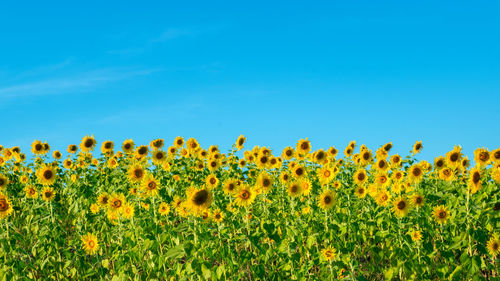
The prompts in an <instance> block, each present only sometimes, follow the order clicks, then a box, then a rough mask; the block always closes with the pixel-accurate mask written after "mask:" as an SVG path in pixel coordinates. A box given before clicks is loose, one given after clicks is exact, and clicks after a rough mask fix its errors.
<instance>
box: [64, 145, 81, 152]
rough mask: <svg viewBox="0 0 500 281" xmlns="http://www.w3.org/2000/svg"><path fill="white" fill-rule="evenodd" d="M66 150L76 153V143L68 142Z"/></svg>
mask: <svg viewBox="0 0 500 281" xmlns="http://www.w3.org/2000/svg"><path fill="white" fill-rule="evenodd" d="M66 151H68V153H71V154H73V153H76V152H77V151H78V146H76V144H70V145H68V148H67V150H66Z"/></svg>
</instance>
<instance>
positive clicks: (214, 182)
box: [205, 174, 219, 189]
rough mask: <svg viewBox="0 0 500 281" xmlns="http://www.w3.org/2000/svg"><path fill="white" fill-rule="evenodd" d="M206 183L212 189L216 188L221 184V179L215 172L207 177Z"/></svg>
mask: <svg viewBox="0 0 500 281" xmlns="http://www.w3.org/2000/svg"><path fill="white" fill-rule="evenodd" d="M205 184H206V185H207V187H208V188H210V189H212V188H216V187H217V186H218V185H219V179H218V178H217V177H216V176H215V175H214V174H210V175H208V176H207V177H206V178H205Z"/></svg>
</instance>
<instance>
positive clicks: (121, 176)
mask: <svg viewBox="0 0 500 281" xmlns="http://www.w3.org/2000/svg"><path fill="white" fill-rule="evenodd" d="M245 142H246V138H245V137H244V136H240V137H238V139H237V140H236V142H235V143H234V144H233V146H232V149H231V150H230V151H229V152H228V153H222V152H221V151H220V150H219V148H218V146H216V145H212V146H210V147H209V148H208V149H203V148H202V147H201V146H200V144H199V143H198V141H197V140H196V139H194V138H189V139H187V140H185V139H184V138H182V137H176V138H175V139H174V140H173V142H172V145H170V146H168V147H166V148H164V147H165V141H164V139H155V140H152V141H151V142H150V143H149V145H136V144H135V142H134V141H133V140H131V139H129V140H125V141H124V142H123V143H122V145H121V150H116V149H115V143H114V142H113V141H104V142H103V143H102V144H101V147H100V152H101V155H100V156H99V157H97V158H96V157H95V156H94V155H95V154H96V153H95V150H96V146H97V141H96V139H95V138H94V137H93V136H86V137H84V138H83V139H82V140H81V142H80V144H79V145H77V144H71V145H69V146H68V147H67V150H66V151H67V153H68V157H67V158H66V159H62V157H63V155H62V153H61V152H60V151H58V150H55V151H52V154H51V155H49V153H50V152H51V148H50V146H49V145H48V144H47V143H46V142H42V141H39V140H36V141H34V142H33V144H32V146H31V153H32V154H33V155H34V159H33V161H31V162H28V161H26V155H25V154H23V153H22V152H21V149H20V148H19V147H12V148H4V147H2V146H0V152H1V156H0V219H2V221H4V222H5V226H6V231H7V232H6V233H7V235H8V234H9V232H11V231H13V230H12V228H11V229H10V230H9V225H10V224H12V225H13V226H16V225H17V226H18V227H20V226H21V225H22V220H23V219H25V218H27V217H28V214H30V215H31V216H35V215H38V213H37V212H39V211H36V212H35V210H38V209H37V208H40V209H44V207H43V206H45V209H46V210H50V217H51V218H52V220H51V221H52V224H55V223H56V222H57V221H59V222H63V221H69V222H68V227H67V228H68V229H74V231H73V232H71V231H70V232H68V233H73V234H67V236H68V238H67V240H64V241H63V242H64V243H63V242H61V243H62V244H64V245H67V244H70V245H71V244H72V243H73V244H74V243H76V242H75V239H74V233H75V231H76V233H78V235H77V237H79V240H80V247H81V248H82V249H83V251H84V252H85V253H86V254H87V255H90V256H103V257H104V256H106V257H107V258H106V263H102V267H103V268H104V269H103V271H102V272H101V271H100V272H96V273H95V274H97V275H89V276H93V277H97V276H99V277H102V276H103V275H102V274H108V273H110V272H111V273H112V274H117V273H116V271H113V270H111V269H110V266H109V264H108V263H109V260H108V259H111V258H112V257H114V256H113V255H112V254H111V253H109V252H107V250H106V249H107V248H109V247H110V245H112V244H113V241H120V243H124V242H123V236H122V234H121V233H122V230H124V229H125V230H128V231H130V232H131V233H132V232H133V233H134V235H133V237H135V236H136V235H137V234H136V232H137V228H138V225H141V229H142V231H147V230H146V229H149V228H148V225H149V224H152V225H154V226H160V229H162V230H163V231H168V229H175V227H178V226H179V225H183V223H187V224H188V225H189V226H190V229H191V228H192V231H193V232H194V233H195V234H194V241H195V243H206V244H204V245H205V246H206V245H211V244H210V243H212V242H211V241H210V240H211V239H208V238H207V241H205V242H199V241H198V239H197V237H198V234H200V235H201V234H202V233H206V232H208V231H215V232H214V234H213V235H216V236H217V237H218V239H219V240H220V241H219V244H217V243H216V244H217V245H218V246H217V247H223V248H224V247H228V249H227V251H228V253H229V254H230V253H231V252H232V251H235V248H236V249H238V250H237V252H238V255H239V253H240V251H241V249H239V248H238V247H241V245H239V246H233V247H230V246H227V245H231V243H232V241H233V240H234V239H235V237H239V236H238V235H239V233H241V234H244V235H246V237H248V239H250V240H252V239H255V238H251V237H255V236H258V238H257V240H258V241H259V242H258V243H257V244H256V245H254V246H253V247H254V248H252V246H251V244H244V245H243V246H242V247H244V249H245V251H252V250H253V251H256V253H258V252H259V251H262V248H261V247H262V246H261V244H263V245H267V246H266V247H268V249H271V251H275V252H276V253H280V252H281V251H283V252H284V253H285V256H287V257H288V259H289V260H286V259H282V258H280V259H279V260H274V264H276V265H275V266H276V268H281V270H285V271H289V272H290V273H289V275H287V276H288V277H287V278H290V279H300V278H299V277H304V278H306V277H307V276H309V277H310V276H316V275H315V274H319V273H318V272H323V273H321V274H326V275H325V276H335V277H337V278H345V277H347V276H348V275H350V276H351V277H352V278H357V277H359V276H368V277H369V278H376V279H378V278H380V276H381V275H380V274H382V275H384V277H385V278H386V279H391V278H392V277H393V275H394V276H395V274H396V273H395V272H397V274H399V278H400V279H403V276H407V277H408V278H410V279H411V278H415V276H414V274H415V272H416V271H417V268H418V266H421V265H422V264H424V263H425V264H426V267H422V268H418V273H419V274H423V275H425V276H427V277H426V278H430V279H433V278H444V277H446V278H448V277H450V276H457V275H458V276H469V275H467V274H466V273H465V272H461V271H457V270H455V271H453V270H451V266H452V265H451V264H450V261H451V260H454V259H460V262H461V264H462V267H464V268H469V269H470V270H469V271H470V272H473V273H474V274H479V270H478V269H476V268H475V267H474V266H478V265H477V264H478V263H479V264H480V265H479V266H480V268H481V270H482V273H481V274H483V275H485V274H486V275H485V276H486V277H488V276H490V275H491V276H495V275H498V270H497V269H496V265H497V264H496V257H497V256H498V254H499V253H500V249H499V245H500V240H499V239H500V237H499V235H498V232H497V231H498V224H499V220H498V218H499V216H498V210H500V203H499V201H498V196H499V192H498V186H499V185H500V148H499V149H496V150H493V151H489V150H487V149H485V148H479V149H477V150H475V152H474V159H473V161H474V164H475V165H474V166H471V161H470V160H469V159H468V158H467V157H466V156H465V155H464V154H463V153H462V151H461V147H460V146H455V147H454V148H453V149H452V150H451V151H449V152H448V153H446V155H444V156H439V157H436V158H435V160H434V163H433V164H431V163H429V162H427V161H419V162H418V161H417V160H416V159H415V156H416V155H417V154H418V153H420V151H421V150H422V149H423V145H422V142H420V141H418V142H416V143H415V144H414V145H413V148H412V150H411V151H410V154H409V156H407V157H405V158H403V157H401V156H400V155H398V154H392V155H390V151H391V149H392V143H387V144H385V145H382V146H381V147H379V148H378V149H377V150H375V151H372V150H370V149H369V148H368V147H367V146H365V145H361V146H359V150H358V151H357V152H356V149H357V145H356V142H355V141H352V142H350V143H349V144H348V145H347V146H346V147H345V149H344V151H343V156H339V151H338V150H337V149H336V148H335V147H330V148H328V149H326V150H324V149H318V150H315V151H313V150H312V147H311V143H310V141H309V140H308V139H307V138H306V139H301V140H299V141H298V142H297V144H296V146H294V147H291V146H289V147H286V148H284V149H283V151H282V152H281V154H280V155H274V154H273V153H272V150H271V149H270V148H268V147H261V146H255V147H253V148H252V149H250V150H245V151H243V153H240V151H241V150H243V147H244V144H245ZM238 155H241V156H242V157H240V156H238ZM51 158H52V160H50V159H51ZM12 198H13V199H12ZM38 198H40V199H41V200H39V201H35V200H37V199H38ZM28 200H31V201H28ZM28 202H31V203H30V204H31V206H33V208H32V209H30V208H28V207H25V206H27V205H26V204H28ZM37 202H38V203H37ZM16 205H17V207H16ZM47 206H48V208H47ZM82 206H83V208H84V209H83V210H81V209H78V208H81V207H82ZM77 209H78V210H80V211H75V210H77ZM64 216H71V220H68V219H65V218H64ZM151 217H152V218H153V220H150V218H151ZM54 218H59V219H58V220H54ZM450 219H452V220H454V226H449V221H450ZM31 220H32V218H31V217H30V221H31ZM198 220H201V221H202V222H205V224H201V225H200V224H197V223H196V221H198ZM42 221H43V220H42V219H40V222H39V223H42ZM240 222H243V223H244V224H243V226H240ZM53 226H54V225H51V227H53ZM116 227H118V228H119V230H120V231H119V233H120V236H119V237H110V236H109V235H107V234H105V233H103V229H108V230H113V229H114V228H116ZM460 227H465V228H466V232H465V233H460V231H459V230H458V229H459V228H460ZM287 228H288V229H287ZM153 229H155V230H154V231H156V232H157V233H156V234H154V235H153V237H154V239H158V245H159V246H158V252H157V253H156V254H158V255H160V256H161V255H163V246H161V242H160V239H161V237H160V234H159V233H161V231H160V230H158V229H157V228H156V227H155V228H153ZM224 229H225V230H224ZM245 230H246V231H245ZM151 231H152V230H151ZM300 232H304V234H303V235H302V234H297V233H300ZM386 232H395V233H397V234H394V236H388V234H386ZM175 233H176V232H175V231H174V232H170V234H169V235H171V236H168V237H169V238H170V239H172V240H173V241H177V242H176V243H177V244H179V243H180V236H178V234H175ZM292 233H293V235H294V236H297V235H298V236H299V238H297V237H288V236H287V235H292ZM221 234H225V235H228V236H227V237H226V238H225V239H226V240H224V241H226V242H227V243H226V244H227V245H226V244H225V243H223V242H222V241H223V239H224V238H221ZM144 235H146V236H147V235H149V234H148V233H147V232H144ZM316 236H318V237H317V238H315V237H316ZM69 237H73V238H69ZM181 237H182V238H183V239H185V240H186V239H187V237H184V236H181ZM406 237H407V238H408V239H409V240H405V239H406ZM456 237H458V238H459V239H458V238H456ZM9 239H10V238H9ZM71 239H72V240H71ZM134 239H136V238H134ZM447 239H450V240H453V241H454V243H455V244H454V245H453V246H449V245H447V244H446V240H447ZM464 239H465V241H467V243H465V242H463V241H464ZM257 240H256V241H257ZM455 240H456V241H455ZM9 241H10V240H9ZM71 241H72V242H71ZM408 241H411V242H413V244H408ZM292 242H293V243H294V244H293V245H295V246H294V248H292V247H290V243H292ZM299 242H300V243H302V245H301V244H298V243H299ZM136 243H137V241H136ZM163 243H165V242H163ZM460 243H464V244H463V245H462V244H460ZM360 245H363V246H362V247H360ZM456 245H458V246H456ZM174 246H175V245H172V247H173V249H176V248H175V247H174ZM1 247H4V246H1ZM9 247H10V246H9ZM207 247H208V246H207ZM364 247H368V248H370V249H372V248H373V249H376V250H373V252H370V251H371V250H367V249H365V248H364ZM453 247H455V248H453ZM3 249H4V251H5V248H3ZM387 249H389V251H391V252H392V251H395V250H396V249H397V252H398V253H399V254H400V255H404V256H405V258H410V257H415V258H418V263H416V264H410V263H409V264H406V263H400V262H396V263H392V260H391V259H392V255H385V254H381V252H383V251H387ZM421 252H427V256H426V255H423V254H422V253H421ZM463 252H465V253H466V254H467V255H466V256H463ZM486 253H487V254H488V255H489V258H488V257H487V256H486V255H485V254H486ZM297 255H298V256H297ZM311 255H313V256H315V257H316V260H315V261H316V262H315V263H313V264H311V265H310V267H308V268H307V270H305V271H304V272H302V271H297V270H295V272H294V267H296V266H299V265H300V264H301V263H303V261H305V260H307V259H310V256H311ZM446 255H448V256H449V260H448V261H447V262H444V261H443V259H444V258H443V257H446ZM0 256H1V255H0ZM167 256H169V255H168V253H167ZM376 256H377V257H378V259H381V260H382V261H383V260H385V261H386V262H385V263H387V264H389V265H390V266H389V267H388V268H387V269H386V270H384V271H383V272H381V271H379V267H380V266H381V264H382V265H383V264H384V262H382V263H378V262H375V261H373V259H376V258H377V257H376ZM476 257H479V258H480V260H479V261H478V260H477V259H476ZM240 258H241V259H243V260H240V262H243V263H247V265H248V266H249V268H250V267H254V266H256V264H259V262H263V261H265V262H268V261H269V259H270V258H272V256H271V257H268V256H266V257H265V258H264V257H262V258H259V259H258V261H259V262H257V260H252V259H251V258H250V260H247V259H248V258H247V257H243V256H242V257H240ZM115 259H116V258H115ZM193 259H194V257H193ZM204 259H206V258H204ZM290 259H297V262H294V261H290ZM368 259H370V261H368ZM161 261H162V262H163V263H165V262H166V261H165V258H163V259H162V260H161ZM301 261H302V262H301ZM438 261H441V262H442V263H443V266H442V267H440V268H439V269H436V268H433V267H432V266H433V264H434V263H436V262H438ZM102 262H104V261H102ZM488 262H490V264H491V265H488ZM214 263H217V264H221V263H227V261H224V257H222V260H218V261H214ZM281 263H282V265H279V264H281ZM316 263H317V264H316ZM271 264H272V263H271ZM321 264H325V265H326V269H322V268H321V266H320V265H321ZM169 265H170V266H174V265H175V266H177V268H178V269H177V271H176V273H173V272H170V273H168V275H172V274H174V275H175V274H180V272H184V271H186V272H184V273H183V274H188V273H190V272H191V271H193V269H190V268H187V267H185V266H184V263H181V264H179V263H176V262H175V260H172V261H169ZM144 266H145V267H146V265H144ZM270 266H271V265H270ZM370 266H371V268H370ZM219 267H221V266H220V265H219ZM34 268H36V267H34ZM131 268H135V267H131ZM283 268H285V269H283ZM258 269H259V270H261V267H258ZM295 269H296V268H295ZM334 269H336V270H334ZM131 270H132V269H131ZM143 270H144V269H143ZM323 270H324V271H323ZM34 271H36V272H37V274H39V272H38V269H36V270H34ZM194 271H196V270H194ZM202 271H203V270H202ZM226 271H227V272H229V273H231V270H229V269H227V268H226V267H224V269H221V270H220V272H226ZM152 272H153V270H151V272H150V274H153V275H151V276H154V273H152ZM220 272H219V270H217V272H215V273H210V276H212V277H214V276H219V277H218V278H220V275H221V274H222V273H220ZM437 272H438V273H437ZM30 274H31V273H30ZM33 274H34V273H33ZM70 274H76V275H77V274H78V273H77V272H76V273H75V272H70ZM202 274H208V273H206V272H204V271H203V272H202ZM264 274H270V269H265V270H264ZM300 274H302V275H300ZM397 274H396V275H397ZM34 276H36V274H35V275H34ZM283 276H285V275H283ZM65 277H67V276H65ZM450 278H451V277H450ZM464 278H465V277H464Z"/></svg>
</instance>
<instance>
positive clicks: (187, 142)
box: [186, 138, 200, 152]
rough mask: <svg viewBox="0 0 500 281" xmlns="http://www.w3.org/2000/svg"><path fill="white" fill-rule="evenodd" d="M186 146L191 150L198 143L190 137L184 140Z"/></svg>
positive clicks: (196, 147)
mask: <svg viewBox="0 0 500 281" xmlns="http://www.w3.org/2000/svg"><path fill="white" fill-rule="evenodd" d="M186 147H187V149H188V150H189V151H190V152H193V151H196V150H197V149H198V148H199V147H200V144H199V143H198V141H197V140H196V139H195V138H190V139H188V140H187V141H186Z"/></svg>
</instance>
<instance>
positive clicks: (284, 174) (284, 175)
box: [278, 171, 290, 183]
mask: <svg viewBox="0 0 500 281" xmlns="http://www.w3.org/2000/svg"><path fill="white" fill-rule="evenodd" d="M278 178H279V181H280V182H281V183H287V182H288V181H290V174H289V173H288V172H287V171H282V172H281V173H280V175H279V177H278Z"/></svg>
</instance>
